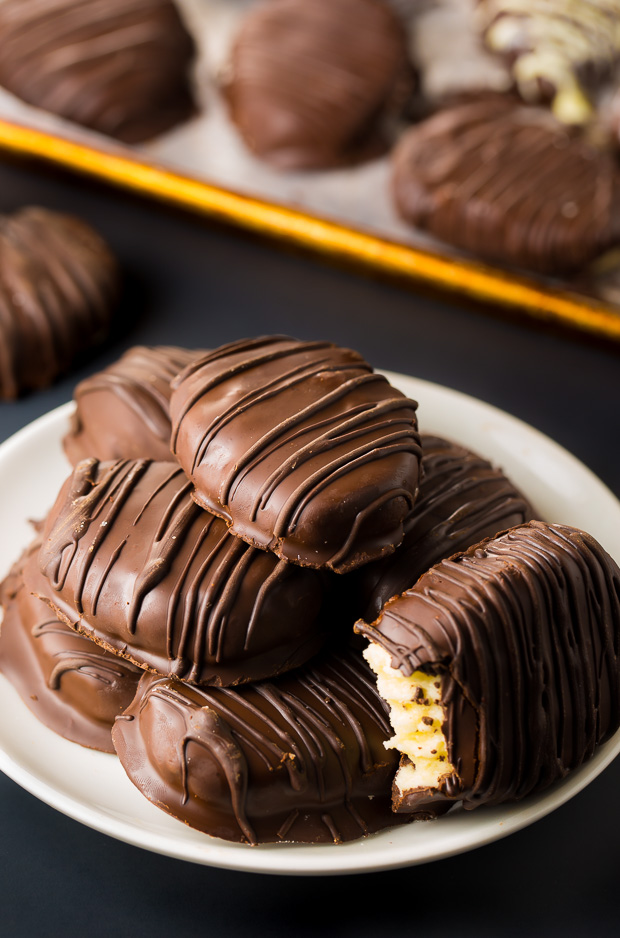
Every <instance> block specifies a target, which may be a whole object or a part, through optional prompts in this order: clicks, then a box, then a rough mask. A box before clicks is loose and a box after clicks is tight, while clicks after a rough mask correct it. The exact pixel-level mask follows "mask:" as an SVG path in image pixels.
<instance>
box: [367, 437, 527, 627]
mask: <svg viewBox="0 0 620 938" xmlns="http://www.w3.org/2000/svg"><path fill="white" fill-rule="evenodd" d="M420 439H421V442H422V481H421V483H420V494H419V495H418V499H417V501H416V504H415V510H414V511H413V513H412V515H411V517H410V519H409V520H408V521H407V523H406V526H405V536H404V538H403V542H402V544H401V545H400V547H399V548H397V550H396V551H395V552H394V553H393V554H391V555H390V556H389V557H386V558H385V559H382V560H377V561H375V562H374V563H369V564H366V565H365V566H364V567H361V568H360V570H359V571H358V572H357V573H355V574H353V576H355V577H356V578H357V581H356V589H355V590H353V592H354V593H355V594H357V597H361V598H362V609H363V612H362V613H361V618H362V619H365V620H366V621H367V622H372V621H373V619H376V618H377V616H378V615H379V614H380V612H381V609H382V608H383V606H384V604H385V603H386V602H387V601H388V599H391V598H392V597H393V596H397V595H399V594H400V593H402V592H404V591H405V590H406V589H408V588H409V587H410V586H412V585H413V584H414V583H415V582H416V580H417V579H418V577H420V576H421V575H422V574H423V573H425V572H426V571H427V570H428V569H429V567H432V566H433V565H434V564H436V563H439V561H440V560H443V559H444V558H446V557H450V556H451V555H452V554H456V553H457V552H459V551H463V550H466V549H467V548H468V547H470V546H471V545H472V544H477V543H478V541H481V540H483V539H484V538H486V537H493V536H494V535H495V534H498V533H499V532H500V531H504V530H505V529H506V528H512V527H515V526H516V525H519V524H523V523H524V522H526V521H529V520H530V519H531V518H532V517H533V515H534V512H533V509H532V506H531V505H530V503H529V502H528V500H527V499H526V498H525V496H524V495H522V494H521V492H520V491H519V490H518V489H517V488H516V487H515V486H514V485H513V484H512V482H511V481H510V480H509V479H507V478H506V476H505V475H504V473H503V472H502V471H501V470H500V469H497V468H495V467H494V466H492V465H491V463H490V462H488V461H487V460H486V459H483V458H482V457H480V456H477V455H476V454H475V453H472V452H471V450H468V449H465V447H463V446H459V445H458V444H456V443H451V442H449V441H448V440H443V439H441V438H440V437H436V436H431V435H429V434H427V433H422V434H421V435H420Z"/></svg>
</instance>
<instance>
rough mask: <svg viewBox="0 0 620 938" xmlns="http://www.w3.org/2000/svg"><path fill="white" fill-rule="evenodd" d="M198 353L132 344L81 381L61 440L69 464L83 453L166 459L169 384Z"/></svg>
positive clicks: (115, 457)
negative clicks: (116, 358) (69, 419)
mask: <svg viewBox="0 0 620 938" xmlns="http://www.w3.org/2000/svg"><path fill="white" fill-rule="evenodd" d="M204 354H205V352H204V350H201V351H198V350H191V349H184V348H176V347H173V346H164V345H161V346H155V347H146V346H135V347H134V348H131V349H129V351H127V352H125V354H124V355H123V356H122V357H121V358H120V359H119V360H118V361H116V362H114V363H113V364H112V365H109V367H108V368H105V369H104V370H103V371H100V372H98V373H97V374H95V375H92V376H91V377H90V378H86V379H85V380H84V381H81V382H80V384H78V386H77V387H76V389H75V391H74V394H73V397H74V399H75V403H76V409H75V413H74V414H73V415H72V417H71V425H70V429H69V432H68V433H67V435H66V436H65V437H64V439H63V446H64V449H65V453H66V454H67V457H68V458H69V460H70V462H71V463H72V464H73V465H74V466H75V465H76V464H77V463H78V462H80V460H82V459H87V458H88V457H89V456H94V457H95V458H96V459H101V460H106V459H157V460H163V461H165V460H170V459H171V458H172V457H171V454H170V433H171V426H170V394H171V389H170V382H171V381H172V379H173V378H174V377H175V376H176V375H177V374H178V373H179V372H180V371H182V370H183V369H184V368H185V367H186V365H189V363H190V362H192V361H194V359H196V358H198V357H202V356H203V355H204Z"/></svg>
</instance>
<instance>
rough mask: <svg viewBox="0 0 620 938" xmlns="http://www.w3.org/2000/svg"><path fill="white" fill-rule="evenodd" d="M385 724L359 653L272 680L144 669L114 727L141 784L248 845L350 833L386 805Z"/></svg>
mask: <svg viewBox="0 0 620 938" xmlns="http://www.w3.org/2000/svg"><path fill="white" fill-rule="evenodd" d="M389 731H390V726H389V721H388V719H387V715H386V711H385V707H384V704H383V701H382V700H381V698H380V697H379V695H378V694H377V692H376V689H375V686H374V680H373V676H372V673H371V672H370V670H369V669H368V667H367V665H366V664H365V662H364V660H363V658H362V657H361V655H359V654H356V653H354V652H343V653H341V654H337V653H332V654H330V655H329V656H327V657H325V658H324V659H321V660H319V661H318V662H313V663H312V664H311V665H307V666H306V667H304V668H301V669H298V670H297V671H295V672H292V673H291V674H287V675H283V676H282V677H279V678H278V679H277V680H275V681H272V682H267V681H264V682H260V683H257V684H248V685H245V686H244V687H239V688H202V689H201V688H197V687H190V686H189V685H187V684H181V683H180V682H179V681H174V680H169V679H167V678H162V677H157V676H156V675H150V674H149V675H145V677H144V678H143V679H142V681H141V683H140V685H139V688H138V692H137V694H136V699H135V701H134V702H133V704H132V705H131V706H130V707H129V708H128V709H127V711H126V713H125V714H124V716H123V717H121V718H120V719H119V720H117V722H116V725H115V727H114V734H113V735H114V744H115V746H116V750H117V752H118V755H119V758H120V760H121V763H122V764H123V767H124V768H125V771H126V772H127V774H128V775H129V777H130V779H131V780H132V782H133V783H134V785H136V786H137V788H139V790H140V791H141V792H142V793H143V794H144V795H145V796H146V797H147V798H148V799H149V800H150V801H152V802H153V803H154V804H156V805H157V806H158V807H159V808H162V809H163V810H164V811H167V812H168V813H169V814H172V815H173V816H174V817H177V818H179V819H180V820H182V821H184V822H185V823H186V824H189V825H190V826H191V827H195V828H197V829H198V830H201V831H204V832H205V833H207V834H212V835H213V836H216V837H222V838H224V839H226V840H232V841H238V842H243V843H252V844H256V843H272V842H279V841H297V842H301V843H333V842H341V841H347V840H354V839H356V838H358V837H362V836H364V835H365V834H369V833H372V832H373V831H377V830H381V829H382V828H385V827H391V826H393V825H394V824H397V823H398V822H399V821H400V820H402V819H403V818H402V816H400V817H399V816H397V815H394V814H393V813H392V811H391V807H390V787H391V780H392V776H393V775H394V771H395V769H396V765H397V759H396V757H395V755H394V753H393V752H388V751H386V749H385V748H384V746H383V742H384V740H385V739H386V738H387V735H388V734H389Z"/></svg>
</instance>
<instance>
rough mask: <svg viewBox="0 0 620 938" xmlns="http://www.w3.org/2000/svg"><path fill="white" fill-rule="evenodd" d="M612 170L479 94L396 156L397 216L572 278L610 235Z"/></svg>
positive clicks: (526, 111) (535, 112) (420, 129)
mask: <svg viewBox="0 0 620 938" xmlns="http://www.w3.org/2000/svg"><path fill="white" fill-rule="evenodd" d="M618 178H619V177H618V170H617V167H616V165H615V162H614V160H613V158H612V157H611V155H610V154H608V153H606V152H604V151H602V150H598V149H596V148H595V147H594V146H589V145H588V144H587V143H586V142H585V141H584V140H582V139H580V138H578V137H575V136H571V134H570V133H569V132H568V131H566V130H565V129H564V128H563V127H562V126H561V125H560V124H559V123H558V122H557V121H555V120H554V119H553V118H552V117H551V116H550V115H548V114H546V113H545V112H543V111H542V110H540V109H534V108H526V107H522V106H520V105H518V104H515V102H514V101H513V100H512V99H510V98H506V97H505V96H502V95H496V96H492V95H487V96H484V97H482V98H481V99H480V100H476V101H473V102H472V101H468V102H465V103H462V104H458V105H455V106H453V107H450V108H447V109H445V110H443V111H440V112H439V113H437V114H436V115H434V116H433V117H431V118H429V119H427V120H425V121H423V122H422V123H420V124H418V125H417V126H416V127H414V128H412V129H411V130H409V131H408V132H407V134H405V136H404V137H403V138H402V141H401V143H400V144H399V146H398V147H397V148H396V151H395V154H394V160H393V187H394V194H395V199H396V204H397V207H398V210H399V211H400V213H401V215H402V216H403V217H404V218H405V219H406V220H407V221H410V222H412V223H413V224H415V225H417V226H419V227H421V228H424V229H427V230H428V231H430V232H431V233H433V234H434V235H436V236H438V237H440V238H443V239H444V240H446V241H448V242H449V243H452V244H456V245H458V246H460V247H463V248H465V249H466V250H469V251H472V252H474V253H476V254H478V255H480V256H481V257H484V258H489V259H492V260H498V261H502V262H504V263H512V264H516V265H518V266H521V267H524V268H531V269H534V270H540V271H543V272H549V273H553V272H562V271H572V272H574V271H575V270H578V269H579V268H580V267H583V266H584V264H586V263H588V262H589V261H590V260H592V259H593V258H594V257H596V255H597V254H599V253H600V252H602V251H603V250H605V249H606V248H607V247H609V246H610V245H611V244H612V243H614V240H615V239H616V238H617V236H618V231H617V226H616V225H615V224H614V212H615V204H616V201H617V199H618Z"/></svg>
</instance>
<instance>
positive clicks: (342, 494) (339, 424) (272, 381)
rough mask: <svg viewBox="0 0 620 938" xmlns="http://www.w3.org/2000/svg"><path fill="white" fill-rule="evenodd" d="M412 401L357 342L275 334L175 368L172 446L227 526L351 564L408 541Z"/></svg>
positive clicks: (292, 550) (266, 543) (311, 557)
mask: <svg viewBox="0 0 620 938" xmlns="http://www.w3.org/2000/svg"><path fill="white" fill-rule="evenodd" d="M416 407H417V405H416V404H415V403H414V402H412V401H410V400H408V399H407V398H405V396H404V395H403V394H401V392H400V391H397V390H395V389H394V388H392V387H391V385H390V384H389V383H388V381H387V379H386V378H385V377H383V376H382V375H379V374H375V373H374V372H373V370H372V368H371V367H370V365H369V364H368V363H367V362H365V361H364V359H363V358H362V357H361V356H360V355H358V354H357V352H352V351H351V350H350V349H342V348H338V347H337V346H335V345H332V344H330V343H328V342H300V341H297V340H295V339H290V338H287V337H283V336H271V337H269V336H268V337H262V338H258V339H253V340H243V341H241V342H236V343H233V344H231V345H227V346H223V347H222V348H221V349H218V350H217V351H214V352H212V353H211V354H209V355H206V356H205V357H204V358H203V359H201V360H199V361H198V362H196V363H195V364H193V365H190V366H189V367H188V368H187V369H186V370H185V371H184V372H182V373H181V375H179V377H178V378H177V379H176V380H175V381H174V382H173V391H172V399H171V418H172V442H171V446H172V451H173V453H174V454H175V455H176V456H177V458H178V460H179V462H180V464H181V465H182V466H183V468H184V470H185V472H186V473H187V475H188V476H189V478H190V479H191V481H192V482H193V484H194V486H195V492H194V498H195V499H196V501H197V502H198V503H199V504H201V505H202V506H203V507H204V508H207V509H209V510H210V511H212V512H214V513H215V514H216V515H219V516H221V517H222V518H224V519H225V520H226V521H227V522H228V523H229V524H230V529H231V531H232V533H234V534H236V535H238V536H239V537H241V538H243V539H244V540H247V541H248V542H249V543H251V544H253V545H254V546H256V547H260V548H262V549H263V550H272V551H274V552H275V553H276V554H277V555H278V556H280V557H283V558H286V559H287V560H290V561H292V562H294V563H298V564H300V565H302V566H313V567H321V566H326V567H330V568H331V569H333V570H335V571H336V572H345V571H346V570H349V569H353V568H354V567H356V566H359V565H360V564H361V563H366V562H367V561H368V560H371V559H373V558H375V557H378V556H381V555H383V554H386V553H390V552H391V551H392V550H393V549H394V547H395V546H396V545H397V544H399V543H400V541H401V540H402V536H403V522H404V520H405V519H406V517H407V516H408V515H409V513H410V511H411V509H412V506H413V502H414V499H415V496H416V494H417V488H418V470H419V459H420V445H419V436H418V433H417V424H416V413H415V412H416Z"/></svg>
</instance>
